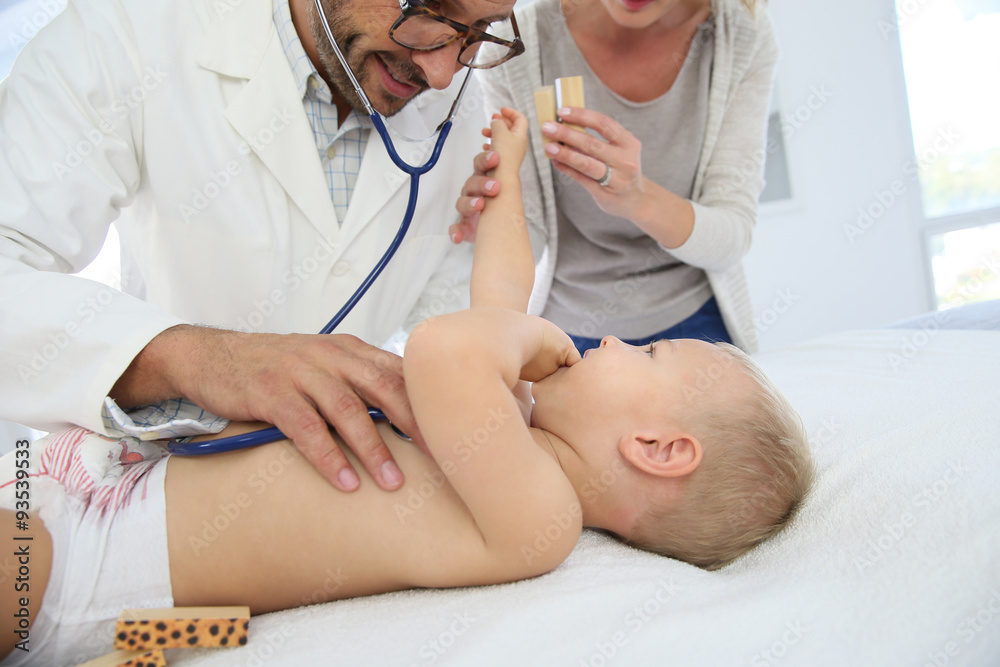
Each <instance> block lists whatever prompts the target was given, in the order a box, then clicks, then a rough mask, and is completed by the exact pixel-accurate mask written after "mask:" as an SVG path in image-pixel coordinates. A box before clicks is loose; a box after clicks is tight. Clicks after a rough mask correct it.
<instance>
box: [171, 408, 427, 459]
mask: <svg viewBox="0 0 1000 667" xmlns="http://www.w3.org/2000/svg"><path fill="white" fill-rule="evenodd" d="M368 416H369V417H371V418H372V419H373V420H375V421H389V420H388V418H387V417H386V416H385V413H384V412H382V411H381V410H379V409H378V408H368ZM389 426H391V427H392V430H393V431H395V432H396V435H398V436H399V437H401V438H405V439H406V440H409V439H410V438H409V437H408V436H407V435H406V434H405V433H403V432H402V431H400V430H399V429H398V428H396V425H395V424H393V423H392V422H389ZM286 437H288V436H286V435H285V434H284V433H282V432H281V430H280V429H279V428H278V427H277V426H272V427H270V428H262V429H259V430H257V431H250V432H249V433H240V434H239V435H231V436H228V437H225V438H215V439H213V440H202V441H201V442H182V441H180V440H173V441H171V442H169V443H168V444H167V451H169V452H170V453H171V454H176V455H178V456H201V455H203V454H221V453H223V452H233V451H236V450H238V449H247V448H249V447H256V446H257V445H266V444H267V443H269V442H274V441H276V440H283V439H284V438H286Z"/></svg>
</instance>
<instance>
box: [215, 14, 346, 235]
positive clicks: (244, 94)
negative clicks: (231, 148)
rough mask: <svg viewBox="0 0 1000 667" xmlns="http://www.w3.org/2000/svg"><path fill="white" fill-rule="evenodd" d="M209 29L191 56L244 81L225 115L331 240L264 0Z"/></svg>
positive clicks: (317, 173) (305, 131) (317, 167)
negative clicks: (244, 83)
mask: <svg viewBox="0 0 1000 667" xmlns="http://www.w3.org/2000/svg"><path fill="white" fill-rule="evenodd" d="M216 4H217V6H219V7H222V6H225V7H226V8H227V10H228V11H227V13H224V14H222V13H220V15H219V16H218V17H217V20H215V21H214V22H213V23H212V24H211V25H210V26H209V28H208V30H207V32H206V34H205V36H204V37H203V38H202V42H201V44H200V46H199V49H198V55H197V61H198V63H199V64H200V65H201V66H202V67H205V68H206V69H209V70H211V71H214V72H217V73H218V74H220V75H223V76H227V77H232V78H242V79H247V82H246V85H245V86H244V87H243V88H242V90H240V91H239V92H238V93H236V94H235V96H233V97H232V99H230V100H229V105H228V106H227V107H226V111H225V117H226V119H227V120H228V121H229V123H230V124H231V125H232V126H233V128H234V129H235V130H236V131H237V132H238V133H239V135H240V136H241V137H242V138H243V142H244V143H243V144H242V145H241V146H240V148H241V150H242V152H244V153H247V154H249V153H250V152H253V153H254V154H256V155H257V157H259V158H260V160H261V162H263V163H264V164H265V165H266V166H267V168H268V169H269V170H270V171H271V173H272V174H274V176H275V178H277V179H278V182H279V183H281V186H282V187H283V188H284V189H285V192H287V193H288V196H289V197H291V199H292V201H294V202H295V205H296V206H298V207H299V209H301V210H302V212H303V213H304V214H305V216H306V217H307V218H308V219H309V221H310V223H312V225H313V226H314V227H315V228H316V230H317V231H318V232H319V233H320V234H322V235H323V236H324V237H326V238H329V239H331V240H333V241H334V242H336V240H337V238H338V236H339V229H338V225H337V223H336V220H337V214H336V212H335V211H334V208H333V202H332V201H331V198H330V188H329V186H328V185H327V182H326V178H325V177H324V175H323V169H322V166H321V164H320V161H319V155H318V153H317V151H316V140H315V137H314V136H313V131H312V127H310V125H309V121H308V119H307V118H306V115H305V110H304V109H303V106H302V96H301V94H300V93H299V91H298V88H297V86H296V84H295V80H294V77H293V76H292V72H291V67H290V66H289V64H288V59H287V57H286V56H285V54H284V51H283V50H282V48H281V40H279V39H278V35H277V32H276V31H275V28H274V23H273V19H272V16H271V6H272V4H271V0H244V1H243V2H241V3H239V4H236V5H235V6H233V7H230V6H229V4H228V3H216Z"/></svg>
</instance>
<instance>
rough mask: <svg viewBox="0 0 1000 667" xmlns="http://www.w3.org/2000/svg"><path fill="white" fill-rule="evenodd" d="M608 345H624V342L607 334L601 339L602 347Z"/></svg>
mask: <svg viewBox="0 0 1000 667" xmlns="http://www.w3.org/2000/svg"><path fill="white" fill-rule="evenodd" d="M608 345H622V342H621V340H619V339H618V338H616V337H614V336H605V337H604V338H602V339H601V347H607V346H608Z"/></svg>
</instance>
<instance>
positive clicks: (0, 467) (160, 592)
mask: <svg viewBox="0 0 1000 667" xmlns="http://www.w3.org/2000/svg"><path fill="white" fill-rule="evenodd" d="M31 448H32V454H31V464H32V465H31V471H32V476H31V478H30V479H31V486H30V497H31V510H32V511H33V512H36V513H37V514H38V516H39V517H40V518H41V520H42V521H43V522H44V524H45V528H46V529H47V530H48V531H49V533H50V535H51V536H52V569H51V574H50V575H49V581H48V585H47V587H46V589H45V596H44V597H43V598H42V607H41V611H40V612H39V613H38V616H37V617H36V618H35V619H34V622H33V623H32V626H31V629H30V637H29V644H28V646H29V647H30V651H29V652H24V651H20V650H16V649H15V650H14V651H13V652H12V653H11V654H10V655H9V656H8V657H7V659H6V660H4V661H3V663H2V665H3V667H8V666H12V665H44V666H45V667H62V666H63V665H77V664H79V663H81V662H85V661H87V660H90V659H92V658H95V657H98V656H100V655H103V654H105V653H109V652H110V651H111V650H112V643H113V641H114V629H115V621H116V620H117V618H118V615H119V614H120V613H121V612H122V610H123V609H126V608H136V607H138V608H141V607H172V606H173V596H172V593H171V589H170V567H169V562H168V554H167V525H166V501H165V497H164V485H163V484H164V478H165V474H166V466H167V458H168V457H167V456H166V455H165V454H164V452H163V450H162V449H161V448H160V447H159V446H158V445H156V444H154V443H148V442H140V441H139V440H137V439H134V438H124V439H118V440H113V439H109V438H106V437H103V436H100V435H97V434H95V433H91V432H90V431H87V430H84V429H72V430H69V431H63V432H60V433H55V434H52V435H50V436H48V437H46V438H43V439H42V440H39V441H38V442H35V443H33V444H32V445H31ZM12 457H13V454H10V455H8V456H5V457H4V458H3V459H2V460H0V507H6V508H9V509H13V508H14V494H13V489H14V484H13V483H11V481H10V480H13V479H14V465H13V458H12ZM8 459H9V460H8ZM36 520H37V519H36Z"/></svg>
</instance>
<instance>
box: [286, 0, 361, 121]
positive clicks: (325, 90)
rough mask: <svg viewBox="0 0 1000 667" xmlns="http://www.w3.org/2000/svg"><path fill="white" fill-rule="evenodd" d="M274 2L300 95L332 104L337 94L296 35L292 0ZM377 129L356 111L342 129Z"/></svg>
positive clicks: (347, 119) (287, 55) (349, 116)
mask: <svg viewBox="0 0 1000 667" xmlns="http://www.w3.org/2000/svg"><path fill="white" fill-rule="evenodd" d="M273 2H274V27H275V29H276V30H277V31H278V39H279V40H280V41H281V49H282V51H284V53H285V57H286V58H288V64H289V66H290V67H291V68H292V76H293V77H294V78H295V85H296V87H297V88H298V90H299V94H300V95H302V97H303V99H306V98H309V99H313V100H316V101H318V102H323V103H325V104H331V105H332V104H333V93H332V91H331V90H330V86H329V85H327V83H326V81H325V80H324V79H323V77H321V76H320V75H319V72H317V71H316V67H315V66H314V65H313V63H312V60H310V59H309V56H308V55H307V54H306V50H305V47H303V46H302V41H301V40H300V39H299V35H298V33H297V32H295V24H294V23H292V10H291V8H290V7H289V6H288V0H273ZM373 127H374V126H373V125H372V122H371V119H369V118H368V117H367V116H365V115H364V114H361V113H358V112H357V111H356V110H352V111H351V113H350V114H349V115H348V117H347V118H346V119H345V120H344V124H343V126H342V127H341V130H342V131H343V130H349V129H353V128H358V129H371V128H373Z"/></svg>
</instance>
